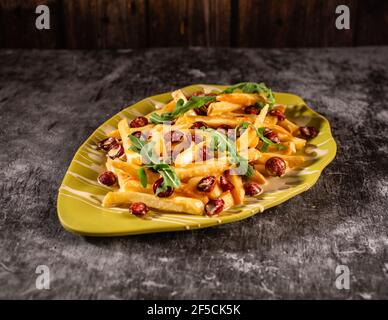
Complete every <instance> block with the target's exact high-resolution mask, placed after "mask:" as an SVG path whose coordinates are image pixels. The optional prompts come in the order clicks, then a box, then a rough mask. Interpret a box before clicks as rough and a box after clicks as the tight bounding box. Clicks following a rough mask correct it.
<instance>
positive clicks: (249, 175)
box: [245, 164, 255, 178]
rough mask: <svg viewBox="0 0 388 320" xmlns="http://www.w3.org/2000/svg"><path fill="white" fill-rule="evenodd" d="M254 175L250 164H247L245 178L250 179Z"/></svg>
mask: <svg viewBox="0 0 388 320" xmlns="http://www.w3.org/2000/svg"><path fill="white" fill-rule="evenodd" d="M254 174H255V169H254V168H253V167H252V166H251V165H250V164H248V169H247V173H246V174H245V176H246V177H247V178H251V177H253V175H254Z"/></svg>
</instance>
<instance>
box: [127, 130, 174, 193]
mask: <svg viewBox="0 0 388 320" xmlns="http://www.w3.org/2000/svg"><path fill="white" fill-rule="evenodd" d="M128 138H129V139H130V140H131V142H132V146H131V147H130V149H131V150H132V151H135V152H137V153H139V154H140V155H141V156H142V158H143V161H144V162H145V165H144V166H143V167H141V168H140V169H139V170H138V171H137V172H136V174H137V176H138V177H139V180H140V184H141V185H142V187H143V188H146V187H147V175H146V172H145V168H149V169H153V170H156V171H157V172H158V173H159V174H160V175H161V176H162V177H163V183H162V184H161V185H160V187H159V188H158V189H157V190H156V194H159V193H160V192H163V191H165V190H167V188H168V187H171V188H178V187H179V186H180V184H181V181H180V180H179V177H178V175H177V174H176V172H175V170H174V169H173V168H172V167H171V166H169V165H168V164H167V163H162V162H161V161H160V159H159V157H158V156H157V155H156V154H155V151H154V145H155V142H154V141H152V142H148V143H147V142H146V141H145V140H142V139H139V138H137V137H135V136H132V135H129V136H128Z"/></svg>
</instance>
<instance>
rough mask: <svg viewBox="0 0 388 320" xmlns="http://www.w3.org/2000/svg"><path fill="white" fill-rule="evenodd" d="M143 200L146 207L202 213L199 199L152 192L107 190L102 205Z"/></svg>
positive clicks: (126, 203)
mask: <svg viewBox="0 0 388 320" xmlns="http://www.w3.org/2000/svg"><path fill="white" fill-rule="evenodd" d="M139 201H141V202H144V203H145V204H146V205H147V206H148V207H151V208H157V209H159V210H163V211H173V212H185V213H189V214H195V215H199V214H203V212H204V204H203V202H202V201H201V200H198V199H193V198H189V197H180V196H172V197H170V198H159V197H158V196H155V195H153V194H147V193H142V192H132V191H130V192H108V193H107V194H106V196H105V197H104V199H103V201H102V206H103V207H120V206H128V205H130V204H131V203H133V202H139Z"/></svg>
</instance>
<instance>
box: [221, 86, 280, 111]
mask: <svg viewBox="0 0 388 320" xmlns="http://www.w3.org/2000/svg"><path fill="white" fill-rule="evenodd" d="M235 91H241V92H243V93H264V94H266V97H267V103H268V104H269V109H272V106H273V105H274V104H275V97H274V95H273V92H272V90H271V89H269V88H268V87H267V86H266V85H265V84H264V83H263V82H261V83H256V82H241V83H237V84H235V85H233V86H230V87H229V88H227V89H225V90H224V91H222V93H233V92H235ZM261 108H262V107H261ZM261 108H260V109H261Z"/></svg>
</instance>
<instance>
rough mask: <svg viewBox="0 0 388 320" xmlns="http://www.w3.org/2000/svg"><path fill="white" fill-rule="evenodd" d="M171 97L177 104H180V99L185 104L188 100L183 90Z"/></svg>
mask: <svg viewBox="0 0 388 320" xmlns="http://www.w3.org/2000/svg"><path fill="white" fill-rule="evenodd" d="M171 95H172V98H173V99H174V101H175V102H178V100H180V99H182V100H183V103H186V102H187V98H186V96H185V94H184V93H183V91H182V90H175V91H173V92H172V93H171Z"/></svg>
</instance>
